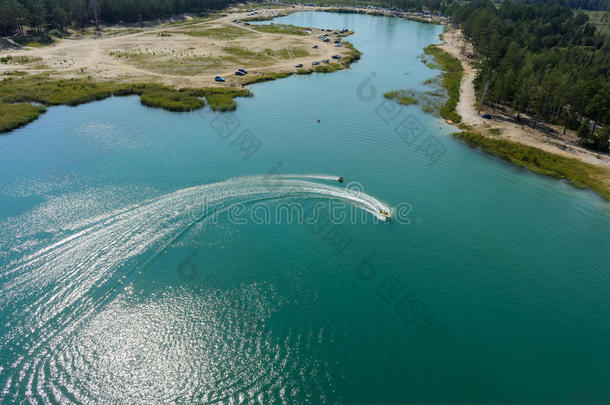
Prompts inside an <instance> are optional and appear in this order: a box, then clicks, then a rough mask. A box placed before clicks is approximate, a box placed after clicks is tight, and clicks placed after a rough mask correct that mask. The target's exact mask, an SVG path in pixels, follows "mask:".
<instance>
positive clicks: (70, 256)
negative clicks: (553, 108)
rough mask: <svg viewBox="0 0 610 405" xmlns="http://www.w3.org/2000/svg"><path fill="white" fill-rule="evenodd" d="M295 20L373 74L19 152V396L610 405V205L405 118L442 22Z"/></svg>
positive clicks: (6, 142)
mask: <svg viewBox="0 0 610 405" xmlns="http://www.w3.org/2000/svg"><path fill="white" fill-rule="evenodd" d="M278 21H281V22H285V23H290V24H295V25H299V26H312V27H319V28H331V29H341V28H349V29H353V30H355V31H356V33H355V34H354V35H353V36H351V37H349V38H348V40H349V41H350V42H352V43H353V44H354V45H355V46H356V48H358V49H359V50H361V51H362V52H363V55H362V59H361V60H360V61H358V62H357V63H355V64H353V65H352V66H351V67H350V69H347V70H344V71H340V72H335V73H331V74H312V75H306V76H293V77H290V78H286V79H282V80H278V81H274V82H268V83H262V84H257V85H254V86H252V87H251V90H252V92H253V93H254V97H252V98H243V99H239V100H238V109H237V110H236V111H235V112H231V113H226V114H219V113H214V112H212V111H210V110H209V108H206V109H205V110H201V111H197V112H192V113H171V112H166V111H163V110H159V109H150V108H146V107H144V106H142V105H140V103H139V100H138V98H137V97H125V98H112V99H106V100H103V101H100V102H95V103H90V104H86V105H82V106H79V107H76V108H73V107H65V106H64V107H52V108H50V109H49V111H48V112H47V113H45V114H44V115H43V116H42V117H41V118H40V119H38V120H37V121H35V122H34V123H32V124H30V125H28V126H26V127H24V128H21V129H19V130H16V131H14V132H11V133H10V134H6V135H2V136H0V172H1V173H2V176H1V177H0V289H1V294H0V322H1V325H2V326H1V327H2V333H1V337H0V356H1V361H0V384H1V386H2V388H1V390H0V398H1V400H2V402H32V403H60V402H74V403H112V402H114V403H160V402H177V403H196V402H199V403H242V402H244V403H252V402H261V403H281V402H285V403H294V402H299V403H371V402H374V403H409V404H419V403H426V404H435V403H438V404H446V403H457V404H478V403H481V404H483V403H505V404H523V403H531V404H539V403H553V404H574V403H590V404H602V403H609V402H610V384H608V381H609V378H610V345H608V342H610V276H609V274H610V272H609V270H610V265H609V263H610V253H609V251H608V241H609V240H610V214H609V213H608V210H607V204H606V203H605V202H604V201H603V200H602V199H601V198H599V197H598V196H596V195H595V194H593V193H591V192H589V191H584V190H578V189H575V188H573V187H571V186H570V185H568V184H567V183H565V182H562V181H558V180H554V179H550V178H545V177H541V176H537V175H534V174H531V173H529V172H527V171H524V170H522V169H519V168H517V167H515V166H512V165H509V164H507V163H505V162H503V161H501V160H499V159H497V158H494V157H492V156H489V155H485V154H483V153H480V152H478V151H476V150H473V149H471V148H469V147H466V146H464V145H462V144H460V143H458V142H456V141H455V140H454V139H452V138H451V137H450V136H449V134H450V133H451V132H453V131H455V130H456V129H455V128H453V127H450V126H448V125H446V124H444V123H443V122H442V121H441V120H439V119H438V118H436V117H434V116H432V115H427V114H423V113H422V112H421V111H420V110H419V108H418V107H416V106H410V107H402V106H397V105H395V104H393V103H391V102H384V99H383V97H382V94H383V93H384V92H386V91H388V90H395V89H400V88H411V89H420V90H424V89H426V86H424V85H423V82H424V81H425V80H427V79H431V78H434V77H436V76H437V75H438V74H439V71H437V70H432V69H430V68H428V67H426V66H425V65H424V64H423V63H422V61H421V59H420V56H421V55H422V51H423V48H424V47H426V46H427V45H429V44H431V43H436V42H438V36H439V34H440V33H441V32H442V27H441V26H437V25H430V24H420V23H415V22H409V21H405V20H400V19H393V18H386V17H375V16H366V15H355V14H332V13H297V14H292V15H290V16H287V17H282V18H279V19H278ZM318 120H319V122H318ZM244 131H245V132H244ZM294 174H298V175H302V177H294V176H289V175H294ZM325 176H328V178H324V177H325ZM336 176H344V177H345V182H344V183H343V184H339V183H338V182H337V181H336ZM329 199H332V202H333V203H332V204H331V202H329V201H330V200H329ZM334 202H338V204H334ZM320 204H321V205H320ZM295 207H296V208H295ZM314 207H321V208H320V209H319V210H314ZM300 208H302V209H303V212H304V213H305V214H306V215H307V213H308V212H314V211H315V212H317V213H319V215H317V216H316V217H315V219H316V220H315V221H304V222H305V223H300V222H301V221H299V209H300ZM385 208H388V209H389V210H391V212H392V214H393V216H394V219H393V220H392V221H391V222H389V223H383V222H381V221H379V220H377V219H376V216H379V214H378V211H379V210H380V209H385ZM331 211H332V213H333V215H332V218H330V219H329V212H331ZM291 213H292V214H294V215H293V219H294V221H293V222H292V223H290V221H289V216H290V215H291ZM267 217H269V218H267ZM306 219H307V218H306Z"/></svg>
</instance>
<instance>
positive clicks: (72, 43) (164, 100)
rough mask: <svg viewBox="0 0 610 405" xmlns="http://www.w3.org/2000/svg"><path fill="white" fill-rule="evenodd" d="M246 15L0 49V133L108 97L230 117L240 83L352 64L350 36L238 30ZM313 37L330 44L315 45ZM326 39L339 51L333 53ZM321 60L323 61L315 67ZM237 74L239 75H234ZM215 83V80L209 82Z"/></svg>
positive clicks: (237, 12) (236, 12)
mask: <svg viewBox="0 0 610 405" xmlns="http://www.w3.org/2000/svg"><path fill="white" fill-rule="evenodd" d="M301 8H302V7H300V8H297V7H295V8H275V9H261V10H260V11H258V12H257V13H258V14H257V15H258V16H259V17H260V18H264V19H271V18H274V17H276V16H278V15H285V14H287V13H290V12H294V11H299V10H300V9H301ZM249 14H250V13H249V12H246V11H244V10H242V9H241V8H236V9H232V10H229V12H228V13H224V14H218V15H217V16H216V17H214V18H210V17H205V18H199V19H190V20H185V21H181V22H172V23H163V24H160V25H157V26H153V27H148V28H139V29H135V28H133V27H123V29H121V28H119V27H103V28H102V30H101V35H100V36H94V35H89V36H84V37H82V38H80V39H61V40H59V41H58V42H57V43H56V44H54V45H50V46H47V47H42V48H31V47H29V48H27V47H26V48H23V49H19V50H4V51H0V61H1V63H0V74H2V75H3V76H4V79H3V80H2V81H0V112H2V116H3V119H2V120H1V121H0V133H2V132H6V131H10V130H12V129H15V128H18V127H20V126H23V125H25V124H27V123H29V122H31V121H33V120H35V119H36V118H37V117H38V116H39V115H40V114H42V113H44V111H45V109H44V107H43V106H51V105H61V104H67V105H77V104H83V103H86V102H89V101H94V100H100V99H103V98H106V97H110V96H118V95H131V94H136V95H140V100H141V102H142V104H144V105H146V106H149V107H159V108H164V109H166V110H170V111H192V110H196V109H198V108H202V107H203V106H204V105H205V104H206V101H207V103H208V104H209V105H210V107H211V108H212V109H214V110H218V111H229V110H234V109H235V108H236V103H235V100H234V99H235V97H243V96H249V95H251V93H250V91H249V90H247V89H245V88H244V86H246V85H248V84H253V83H259V82H263V81H269V80H275V79H279V78H283V77H287V76H290V75H292V74H307V73H314V72H320V73H325V72H333V71H336V70H341V69H345V68H347V67H349V65H350V64H351V63H352V62H354V61H355V60H357V59H359V57H360V52H359V51H358V50H356V49H355V48H354V47H353V46H351V44H349V42H347V41H343V39H342V38H343V37H344V36H346V34H347V35H349V34H351V33H352V32H343V33H339V32H338V31H333V32H328V31H323V30H320V29H316V28H310V29H306V28H305V27H284V26H283V25H279V24H277V25H274V26H273V28H274V29H267V28H266V27H260V26H255V25H248V24H247V23H246V22H244V21H243V20H244V19H247V18H248V15H249ZM337 28H338V29H339V28H342V27H337ZM323 33H324V34H326V35H327V36H328V37H329V39H330V40H331V41H328V42H323V41H321V40H320V38H319V36H320V35H322V34H323ZM340 38H341V39H340ZM333 39H336V40H341V41H342V42H343V45H344V46H342V47H335V46H334V43H333V41H332V40H333ZM333 55H339V59H333ZM325 59H329V60H332V61H333V63H328V64H320V61H322V60H325ZM313 62H317V63H318V65H314V64H313ZM297 65H301V66H303V67H300V68H297V67H296V66H297ZM310 66H311V67H310ZM238 69H246V70H247V72H248V73H247V74H245V75H235V71H237V70H238ZM216 76H222V77H223V78H224V80H225V81H224V82H218V81H216V80H215V78H216ZM204 100H205V101H204ZM14 103H21V104H19V105H13V104H14ZM24 103H26V104H24ZM27 103H39V104H41V105H40V106H34V105H28V104H27ZM9 117H10V118H9Z"/></svg>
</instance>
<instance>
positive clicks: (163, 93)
mask: <svg viewBox="0 0 610 405" xmlns="http://www.w3.org/2000/svg"><path fill="white" fill-rule="evenodd" d="M202 95H203V94H201V93H200V92H198V91H196V90H182V91H176V90H173V89H168V88H164V87H151V88H147V89H145V90H144V91H143V92H142V94H141V95H140V102H141V103H142V104H144V105H145V106H147V107H156V108H163V109H164V110H168V111H192V110H197V109H199V108H201V107H203V106H204V105H205V103H204V102H203V100H202V99H200V98H198V97H200V96H202Z"/></svg>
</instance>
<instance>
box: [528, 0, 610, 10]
mask: <svg viewBox="0 0 610 405" xmlns="http://www.w3.org/2000/svg"><path fill="white" fill-rule="evenodd" d="M542 1H545V0H542ZM555 1H556V2H557V3H558V4H561V5H562V6H567V7H571V8H575V9H583V10H607V11H608V10H610V0H555ZM540 2H541V0H527V3H532V4H536V3H540Z"/></svg>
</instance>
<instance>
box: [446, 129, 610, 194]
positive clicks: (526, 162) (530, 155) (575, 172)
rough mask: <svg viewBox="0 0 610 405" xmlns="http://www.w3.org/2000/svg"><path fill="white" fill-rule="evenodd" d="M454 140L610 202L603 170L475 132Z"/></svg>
mask: <svg viewBox="0 0 610 405" xmlns="http://www.w3.org/2000/svg"><path fill="white" fill-rule="evenodd" d="M453 136H454V137H456V138H457V139H459V140H461V141H463V142H465V143H467V144H468V145H470V146H472V147H475V148H479V149H481V150H483V151H485V152H488V153H492V154H494V155H496V156H499V157H501V158H502V159H504V160H507V161H509V162H512V163H514V164H516V165H518V166H521V167H524V168H526V169H528V170H531V171H532V172H534V173H538V174H542V175H545V176H552V177H558V178H561V179H566V180H569V181H570V182H571V183H572V184H573V185H574V186H576V187H578V188H589V189H591V190H593V191H595V192H596V193H598V194H599V195H601V196H602V197H603V198H604V199H605V200H606V201H608V202H610V173H609V172H608V171H607V170H605V169H603V168H601V167H598V166H594V165H591V164H589V163H585V162H581V161H580V160H577V159H571V158H566V157H563V156H559V155H555V154H552V153H549V152H546V151H543V150H541V149H538V148H534V147H531V146H526V145H522V144H520V143H516V142H510V141H507V140H504V139H495V138H489V137H485V136H483V135H481V134H478V133H476V132H472V131H464V132H457V133H454V134H453Z"/></svg>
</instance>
